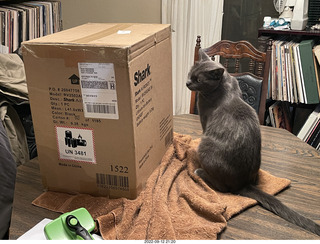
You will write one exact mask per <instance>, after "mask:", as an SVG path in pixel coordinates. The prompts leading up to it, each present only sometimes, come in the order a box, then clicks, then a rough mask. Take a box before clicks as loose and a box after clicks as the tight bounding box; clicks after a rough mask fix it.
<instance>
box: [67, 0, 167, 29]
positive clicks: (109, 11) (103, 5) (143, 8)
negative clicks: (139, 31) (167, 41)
mask: <svg viewBox="0 0 320 244" xmlns="http://www.w3.org/2000/svg"><path fill="white" fill-rule="evenodd" d="M61 4H62V21H63V29H69V28H71V27H74V26H78V25H81V24H84V23H88V22H98V23H102V22H109V23H121V22H123V23H130V22H131V23H161V0H134V1H133V0H90V1H87V0H61Z"/></svg>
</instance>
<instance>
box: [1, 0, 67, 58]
mask: <svg viewBox="0 0 320 244" xmlns="http://www.w3.org/2000/svg"><path fill="white" fill-rule="evenodd" d="M61 30H62V18H61V2H60V1H58V0H50V1H20V0H15V1H13V0H12V1H1V0H0V53H14V52H18V50H19V48H20V46H21V43H22V42H23V41H27V40H31V39H34V38H38V37H41V36H45V35H49V34H52V33H55V32H58V31H61Z"/></svg>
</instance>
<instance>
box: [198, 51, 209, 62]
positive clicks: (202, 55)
mask: <svg viewBox="0 0 320 244" xmlns="http://www.w3.org/2000/svg"><path fill="white" fill-rule="evenodd" d="M199 60H200V61H201V62H204V61H210V60H211V59H210V57H209V56H208V55H207V54H206V53H205V52H204V51H203V50H202V48H200V49H199Z"/></svg>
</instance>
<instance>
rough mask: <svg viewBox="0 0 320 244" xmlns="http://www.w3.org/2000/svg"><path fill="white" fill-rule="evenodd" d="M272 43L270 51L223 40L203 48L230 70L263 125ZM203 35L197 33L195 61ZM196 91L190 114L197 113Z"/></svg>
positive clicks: (192, 97)
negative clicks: (262, 50) (218, 58)
mask: <svg viewBox="0 0 320 244" xmlns="http://www.w3.org/2000/svg"><path fill="white" fill-rule="evenodd" d="M271 46H272V42H271V41H270V42H269V43H268V47H267V51H266V52H261V51H259V50H257V49H256V48H255V47H254V46H253V45H252V44H251V43H249V42H247V41H238V42H232V41H228V40H222V41H219V42H217V43H215V44H214V45H212V46H210V47H208V48H204V49H203V50H204V51H205V52H206V53H207V54H208V56H210V57H211V58H212V60H215V58H216V56H219V57H220V62H221V63H222V65H223V66H224V67H225V68H226V69H227V71H228V72H229V73H230V74H231V75H233V76H235V77H236V78H237V80H238V81H239V86H240V88H241V91H242V95H243V99H244V100H245V101H246V102H247V103H248V104H249V105H251V106H252V107H253V108H254V109H255V110H256V112H257V114H258V117H259V121H260V124H264V115H265V110H266V98H267V92H268V78H269V68H270V57H271ZM200 48H201V37H200V36H198V38H197V43H196V47H195V53H194V62H197V61H198V60H199V57H198V52H199V49H200ZM196 110H197V108H196V92H192V93H191V103H190V113H192V114H194V113H196Z"/></svg>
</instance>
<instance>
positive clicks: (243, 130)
mask: <svg viewBox="0 0 320 244" xmlns="http://www.w3.org/2000/svg"><path fill="white" fill-rule="evenodd" d="M205 135H206V136H214V137H216V136H219V137H220V136H221V137H225V138H229V139H232V140H233V141H234V142H235V143H241V141H242V140H249V141H252V142H256V143H259V142H260V125H259V120H258V116H257V114H256V111H255V110H254V109H253V108H252V107H251V106H250V105H248V104H247V103H246V102H245V101H243V100H242V99H241V98H240V97H239V98H238V97H234V98H233V99H232V101H229V102H227V103H225V104H224V106H220V107H219V108H218V109H216V110H214V111H212V114H211V115H210V116H209V120H208V122H207V128H206V131H205Z"/></svg>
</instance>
